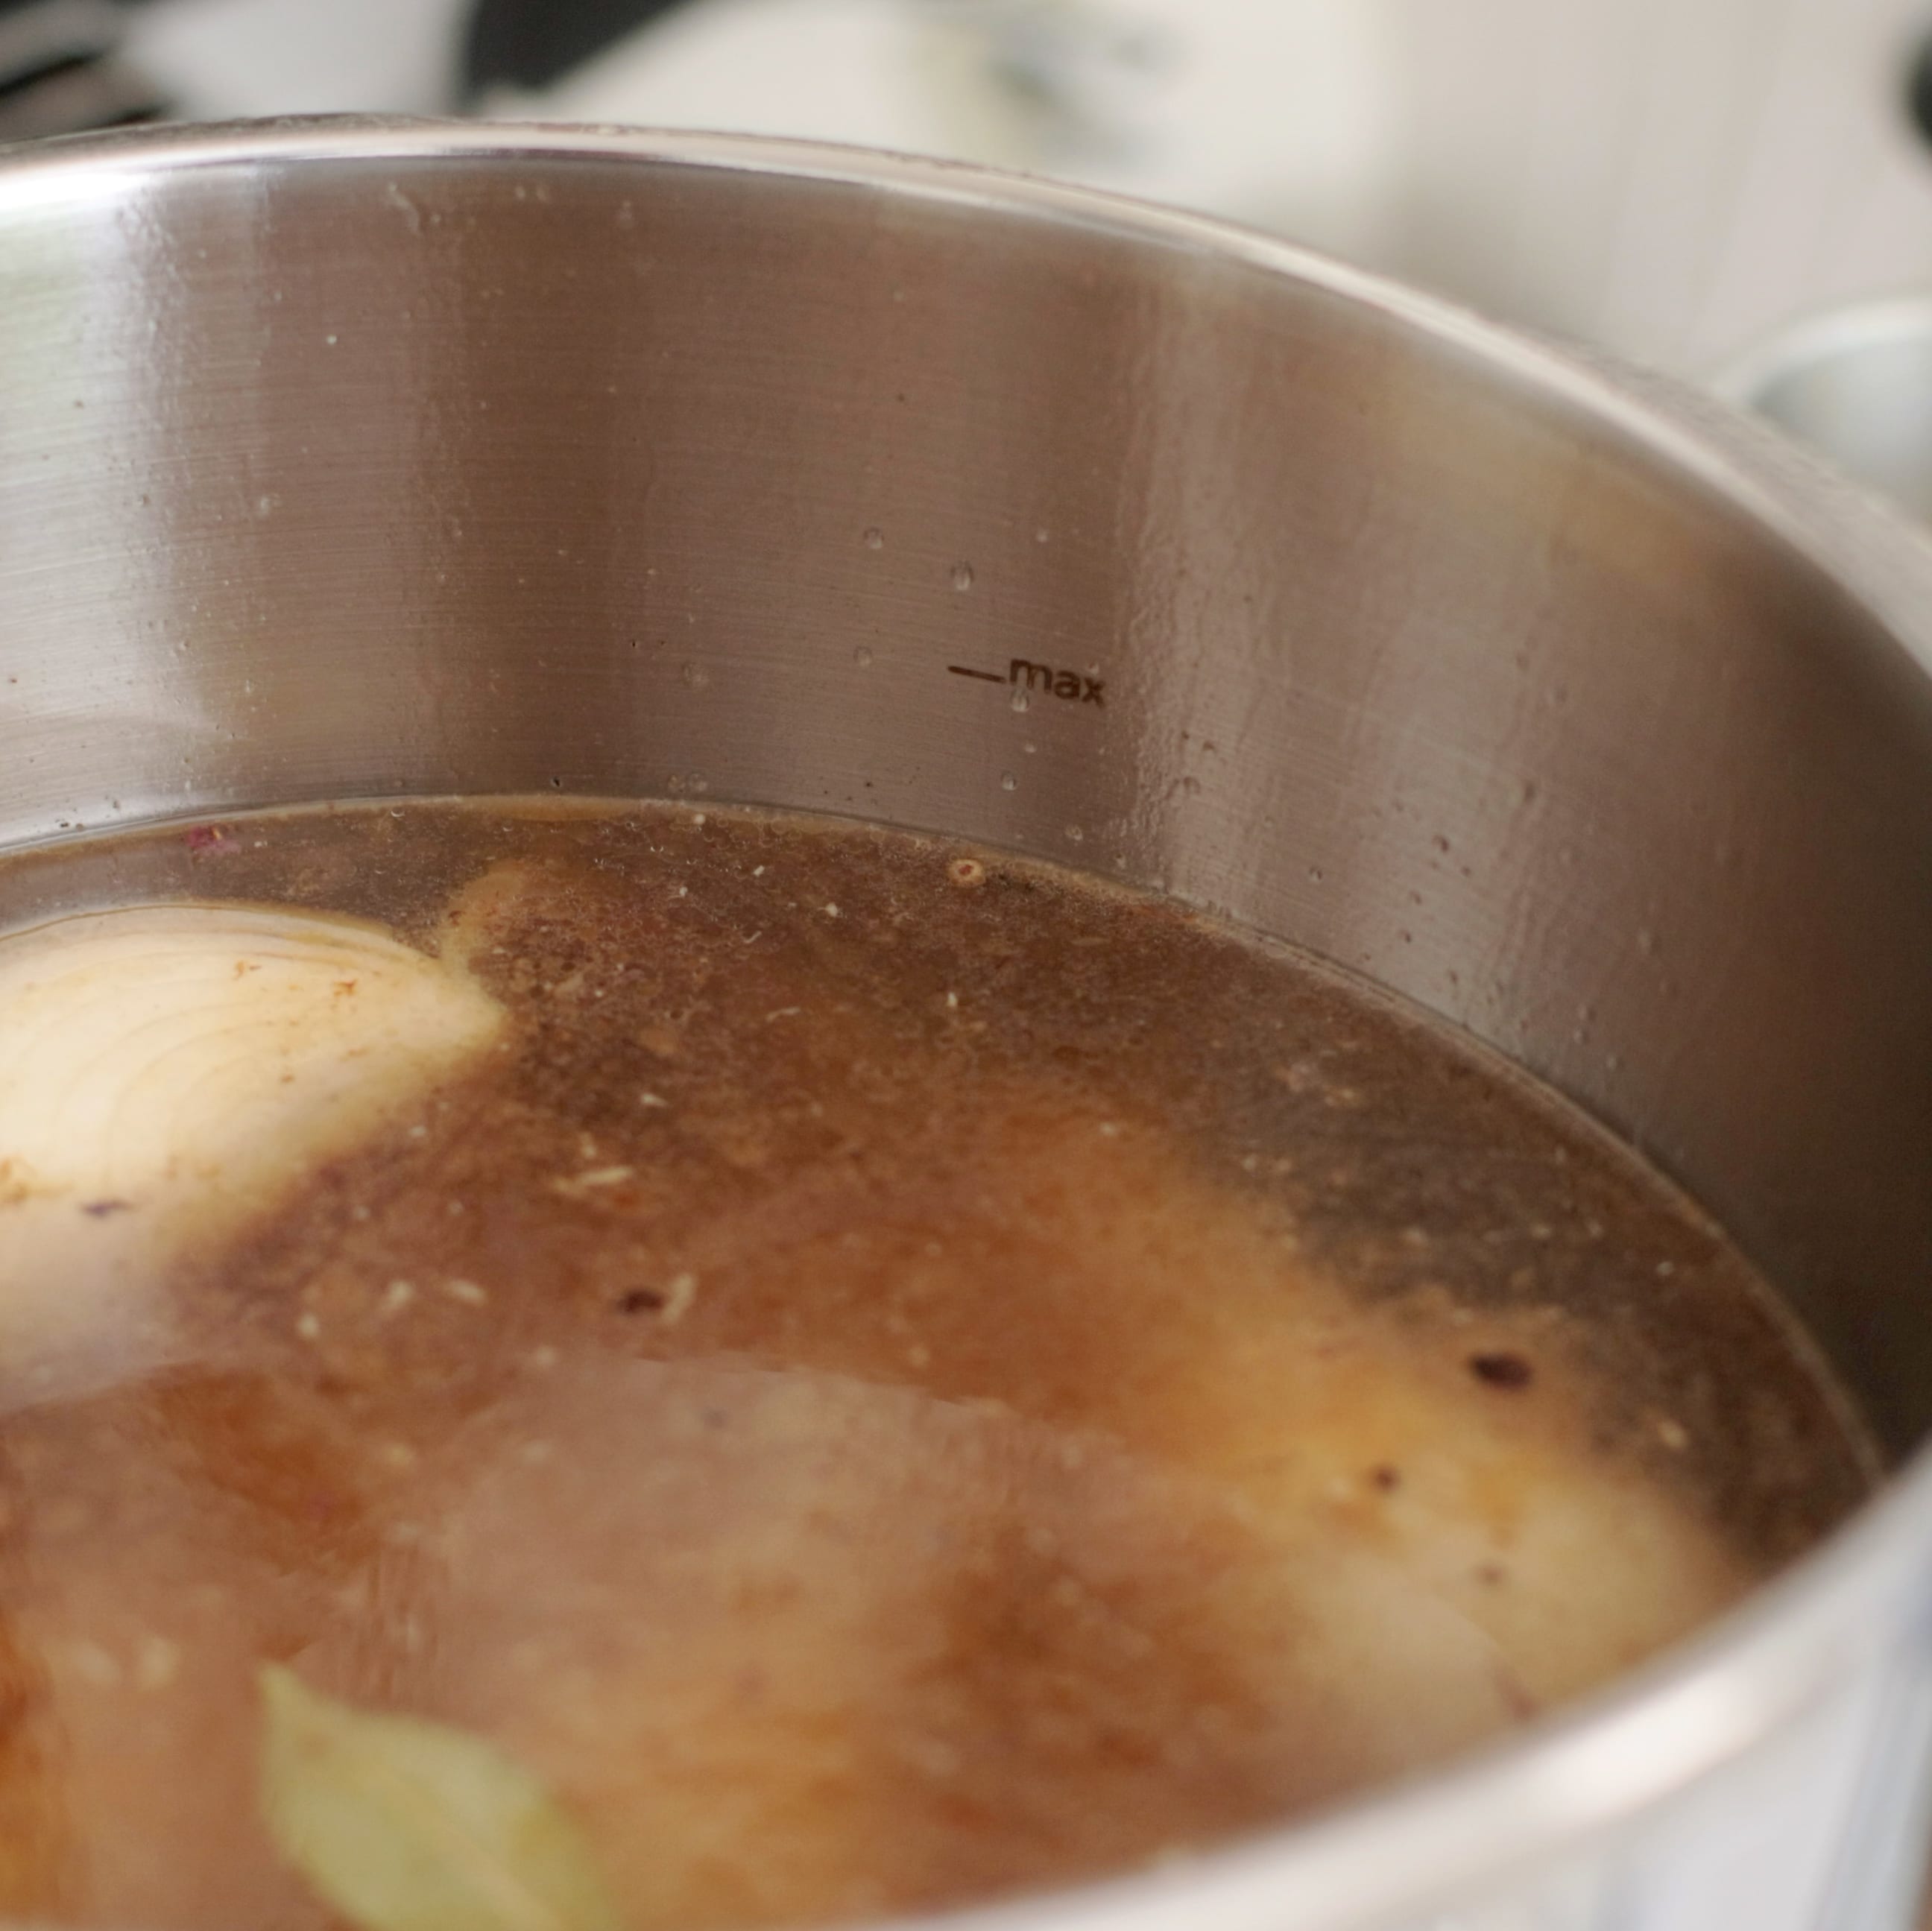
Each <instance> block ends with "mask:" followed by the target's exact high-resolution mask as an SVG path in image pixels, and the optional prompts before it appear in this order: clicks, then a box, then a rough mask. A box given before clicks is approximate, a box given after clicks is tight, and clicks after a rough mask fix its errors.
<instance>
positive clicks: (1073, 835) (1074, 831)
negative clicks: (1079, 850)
mask: <svg viewBox="0 0 1932 1931" xmlns="http://www.w3.org/2000/svg"><path fill="white" fill-rule="evenodd" d="M1086 835H1087V834H1086V832H1085V829H1083V828H1082V826H1079V825H1069V826H1067V843H1068V844H1070V845H1077V844H1080V843H1081V842H1082V841H1083V840H1084V839H1085V838H1086Z"/></svg>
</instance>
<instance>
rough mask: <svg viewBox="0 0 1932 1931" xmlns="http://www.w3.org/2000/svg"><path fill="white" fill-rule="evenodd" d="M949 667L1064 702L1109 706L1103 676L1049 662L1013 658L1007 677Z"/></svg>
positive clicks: (955, 672)
mask: <svg viewBox="0 0 1932 1931" xmlns="http://www.w3.org/2000/svg"><path fill="white" fill-rule="evenodd" d="M947 670H950V672H951V673H953V676H956V677H977V679H979V680H980V682H981V683H983V684H1010V685H1012V686H1013V688H1014V689H1015V690H1016V691H1039V692H1040V693H1041V694H1042V695H1043V696H1045V697H1058V698H1059V699H1060V700H1061V702H1062V703H1069V704H1092V705H1094V706H1097V708H1099V709H1102V710H1105V709H1106V706H1107V696H1106V692H1107V686H1106V681H1105V680H1104V679H1101V678H1099V677H1090V676H1088V675H1087V674H1086V673H1085V671H1081V670H1055V668H1054V667H1053V666H1052V664H1036V663H1034V661H1032V660H1031V658H1025V657H1016V658H1013V659H1011V660H1010V661H1009V662H1008V664H1007V674H1006V675H1005V676H1004V677H1002V676H1001V675H1000V673H998V671H997V670H975V669H974V667H973V666H972V665H971V664H948V665H947Z"/></svg>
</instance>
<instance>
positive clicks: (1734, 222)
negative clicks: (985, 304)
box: [16, 0, 1932, 375]
mask: <svg viewBox="0 0 1932 1931" xmlns="http://www.w3.org/2000/svg"><path fill="white" fill-rule="evenodd" d="M16 4H17V6H18V5H19V0H16ZM31 4H37V5H38V6H39V7H40V8H41V10H43V11H44V10H46V8H47V7H48V6H49V4H51V5H52V6H53V7H66V8H68V9H69V10H71V9H72V8H73V7H74V6H76V5H85V6H87V7H92V8H93V9H94V10H95V11H96V12H97V13H98V12H99V10H100V8H99V7H98V5H97V4H96V0H31ZM479 8H480V10H481V12H482V13H493V16H494V18H495V26H496V30H497V38H498V40H499V42H500V43H502V44H505V45H508V46H511V47H512V49H514V48H516V47H517V46H521V47H522V48H523V49H524V52H525V53H526V55H527V56H528V57H527V58H525V59H524V60H523V62H522V65H521V67H518V66H517V63H516V62H515V61H511V63H510V64H509V70H508V72H507V73H506V72H504V71H500V70H499V71H498V72H496V73H493V74H492V73H488V72H484V73H481V74H480V75H477V76H472V79H477V80H479V81H480V82H481V83H483V84H481V85H471V86H468V87H466V85H465V83H464V79H463V72H464V59H465V53H466V49H469V50H470V51H471V52H473V51H474V49H475V46H477V44H478V34H479V33H481V31H482V28H481V27H480V26H479V20H478V13H479ZM570 10H571V9H570V4H569V0H523V4H522V7H521V10H520V13H521V18H520V19H518V18H513V17H511V16H514V15H515V14H516V13H517V8H516V7H514V5H513V4H511V0H494V4H493V0H148V4H145V5H142V6H139V7H133V8H132V9H130V10H129V11H128V12H127V13H126V14H125V15H124V16H117V22H118V26H117V31H118V32H119V33H120V34H121V43H120V46H119V49H118V54H117V55H116V56H115V57H116V58H118V59H119V60H120V61H123V62H124V63H125V64H127V65H128V66H129V67H131V68H132V69H133V70H138V72H139V73H140V74H141V75H142V76H143V78H144V80H145V82H146V83H147V84H148V85H149V86H151V88H152V89H153V91H154V94H155V96H156V97H157V100H160V102H161V103H163V105H164V106H165V109H166V111H167V112H170V113H174V114H178V115H189V116H193V117H196V118H202V117H210V116H221V115H230V114H252V113H271V112H291V111H298V110H306V109H337V108H341V109H347V108H368V109H392V110H401V111H414V112H449V111H451V110H452V109H453V108H455V107H458V106H462V107H464V108H466V109H469V111H478V112H486V113H490V114H495V115H535V116H541V117H544V118H581V119H589V120H599V121H637V122H644V123H650V124H658V125H673V126H704V127H730V128H745V129H754V130H761V131H768V132H775V133H791V134H803V135H815V136H826V137H829V138H835V139H844V140H852V141H858V142H868V143H872V144H876V145H886V146H892V147H898V148H912V149H916V150H920V151H929V152H937V153H942V154H952V155H956V156H961V157H968V158H971V159H975V160H986V161H992V162H995V163H1001V164H1004V165H1007V166H1018V167H1023V168H1028V169H1035V170H1037V171H1040V172H1046V173H1049V174H1053V175H1061V176H1064V177H1066V178H1071V179H1076V180H1080V181H1089V182H1094V183H1098V184H1103V185H1105V186H1108V187H1116V188H1120V189H1123V190H1127V191H1128V192H1130V193H1137V194H1142V195H1145V196H1151V197H1153V198H1155V199H1163V200H1168V201H1172V202H1178V203H1181V204H1183V205H1188V206H1192V207H1196V208H1205V209H1208V210H1211V211H1214V212H1217V213H1220V214H1228V215H1231V216H1233V217H1236V218H1238V219H1240V220H1245V221H1249V222H1253V223H1259V224H1260V225H1262V226H1265V227H1268V228H1270V229H1274V230H1277V231H1278V232H1282V233H1285V234H1288V235H1293V236H1295V237H1297V238H1300V239H1303V240H1305V241H1310V242H1312V243H1313V244H1316V245H1317V246H1319V247H1323V248H1325V249H1328V250H1332V251H1334V252H1335V253H1340V254H1341V255H1343V256H1348V257H1349V258H1351V259H1355V260H1357V261H1359V262H1364V263H1366V264H1368V265H1373V266H1375V267H1378V268H1386V269H1388V270H1390V271H1393V272H1394V273H1396V274H1400V275H1403V276H1405V277H1408V278H1409V279H1411V280H1415V281H1418V282H1421V283H1425V284H1427V285H1429V286H1433V287H1436V288H1437V289H1442V290H1445V291H1447V292H1450V293H1452V294H1454V295H1459V296H1460V297H1462V298H1465V299H1466V300H1469V301H1472V302H1473V303H1475V304H1476V305H1477V306H1478V307H1482V308H1484V309H1486V310H1489V311H1490V312H1492V313H1497V314H1501V315H1504V316H1508V317H1511V318H1512V319H1517V320H1520V321H1525V322H1530V323H1532V324H1535V325H1540V326H1542V327H1544V328H1550V329H1553V330H1556V331H1560V332H1562V333H1565V334H1571V335H1573V336H1577V337H1583V338H1585V339H1588V340H1594V341H1596V342H1598V343H1602V344H1604V345H1605V346H1610V347H1612V348H1614V349H1617V350H1619V351H1621V352H1623V353H1625V354H1627V355H1634V356H1636V357H1638V358H1641V359H1643V360H1646V361H1652V362H1654V363H1657V364H1662V365H1664V366H1666V367H1670V368H1673V369H1675V370H1679V371H1680V372H1683V373H1691V374H1694V375H1695V374H1700V373H1706V372H1708V371H1709V370H1711V369H1712V368H1713V367H1716V366H1717V365H1718V364H1721V363H1722V362H1723V361H1725V360H1727V359H1728V358H1730V357H1731V356H1733V355H1735V354H1736V352H1738V351H1739V350H1740V349H1742V348H1743V347H1745V346H1747V345H1748V344H1749V343H1751V342H1753V341H1754V340H1757V339H1758V338H1760V337H1762V336H1763V334H1765V333H1766V331H1768V330H1769V329H1770V328H1772V327H1773V326H1774V325H1776V324H1778V323H1780V322H1784V321H1785V320H1787V319H1790V318H1791V317H1792V316H1795V315H1797V314H1799V313H1804V312H1805V311H1807V310H1811V309H1815V308H1818V307H1823V306H1825V305H1827V304H1832V303H1835V302H1838V301H1843V300H1845V299H1847V298H1853V297H1861V296H1866V295H1878V294H1883V293H1888V292H1891V291H1894V290H1897V289H1906V288H1909V287H1913V286H1924V285H1928V284H1932V145H1928V142H1927V139H1926V137H1925V136H1924V135H1923V134H1922V133H1920V132H1919V131H1918V130H1917V128H1916V127H1915V125H1914V124H1913V122H1912V118H1911V117H1910V115H1909V114H1908V112H1907V111H1906V96H1907V91H1908V85H1909V75H1910V73H1911V71H1912V67H1913V64H1914V62H1915V59H1916V58H1917V57H1918V54H1919V52H1920V50H1921V46H1923V44H1924V43H1925V42H1926V41H1927V40H1928V39H1932V0H679V4H676V5H675V6H673V7H669V8H667V9H666V10H663V11H661V13H659V14H658V16H657V17H655V18H654V19H649V21H647V22H646V23H645V24H643V25H640V26H635V27H633V28H631V29H630V30H629V31H621V30H620V31H619V32H618V33H617V34H616V37H615V38H614V39H609V40H607V41H606V43H604V44H603V45H601V46H599V47H598V48H597V49H595V51H593V52H591V53H590V54H589V57H588V58H584V59H583V60H581V61H578V62H577V64H574V65H571V66H568V67H565V69H564V70H561V71H558V72H552V71H550V70H549V69H550V67H552V66H553V65H554V64H555V61H556V55H555V52H554V49H552V51H551V52H550V53H549V54H545V53H544V51H543V49H544V44H545V37H546V35H547V36H548V37H549V38H550V40H551V41H552V42H554V41H556V40H558V39H559V38H561V39H562V40H566V41H567V40H568V38H569V34H568V31H564V23H565V16H566V15H568V13H569V12H570ZM640 10H641V7H631V9H629V10H628V17H629V18H631V19H634V18H635V16H636V15H637V13H638V12H639V11H640ZM590 11H591V12H592V13H600V14H601V15H603V16H605V20H606V24H608V22H609V19H610V17H611V16H613V14H616V13H622V12H623V11H624V10H623V9H622V8H621V7H616V8H613V7H612V5H611V4H610V0H601V4H593V5H592V7H591V8H590ZM619 26H620V28H621V22H619ZM530 49H536V50H537V51H536V52H535V53H534V54H531V53H530V52H529V50H530ZM500 65H501V64H500V63H499V67H500ZM519 73H520V76H521V77H520V79H519V78H518V75H519Z"/></svg>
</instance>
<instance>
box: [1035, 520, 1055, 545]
mask: <svg viewBox="0 0 1932 1931" xmlns="http://www.w3.org/2000/svg"><path fill="white" fill-rule="evenodd" d="M1033 540H1034V542H1036V543H1051V542H1052V541H1053V532H1052V530H1050V529H1048V528H1047V526H1046V524H1045V523H1042V524H1041V525H1040V527H1039V529H1037V530H1035V531H1034V533H1033Z"/></svg>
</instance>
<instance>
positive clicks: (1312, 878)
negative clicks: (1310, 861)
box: [1308, 865, 1322, 885]
mask: <svg viewBox="0 0 1932 1931" xmlns="http://www.w3.org/2000/svg"><path fill="white" fill-rule="evenodd" d="M1308 882H1309V883H1310V885H1319V884H1320V883H1322V868H1321V867H1320V866H1319V865H1310V867H1309V868H1308Z"/></svg>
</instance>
